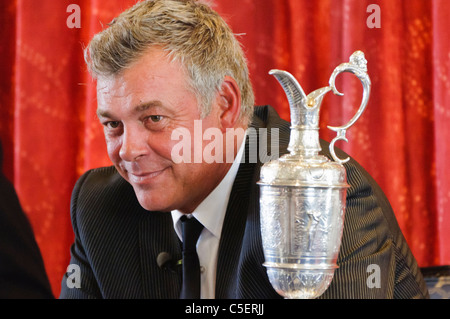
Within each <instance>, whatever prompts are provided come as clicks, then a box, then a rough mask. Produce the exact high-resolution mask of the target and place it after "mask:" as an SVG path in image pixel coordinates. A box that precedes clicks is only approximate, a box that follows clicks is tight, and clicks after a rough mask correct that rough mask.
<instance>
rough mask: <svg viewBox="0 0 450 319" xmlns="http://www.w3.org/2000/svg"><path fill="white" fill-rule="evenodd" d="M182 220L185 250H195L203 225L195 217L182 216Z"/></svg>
mask: <svg viewBox="0 0 450 319" xmlns="http://www.w3.org/2000/svg"><path fill="white" fill-rule="evenodd" d="M180 220H181V231H182V236H183V248H184V251H187V250H195V247H196V246H197V240H198V237H200V233H201V232H202V230H203V225H202V224H201V223H200V222H199V221H198V220H197V219H195V218H194V217H191V218H188V217H187V216H182V217H181V219H180Z"/></svg>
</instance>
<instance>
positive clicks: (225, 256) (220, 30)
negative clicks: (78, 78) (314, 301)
mask: <svg viewBox="0 0 450 319" xmlns="http://www.w3.org/2000/svg"><path fill="white" fill-rule="evenodd" d="M86 60H87V63H88V66H89V68H90V70H91V73H92V74H93V75H94V76H95V77H96V79H97V96H98V112H97V113H98V116H99V119H100V121H101V123H102V124H103V125H104V131H105V137H106V143H107V149H108V154H109V156H110V158H111V160H112V162H113V163H114V167H107V168H99V169H95V170H92V171H89V172H87V173H86V174H84V175H83V176H82V177H81V178H80V180H79V181H78V183H77V185H76V186H75V188H74V191H73V196H72V208H71V216H72V224H73V228H74V232H75V243H74V244H73V246H72V248H71V255H72V259H71V264H76V265H78V266H79V267H80V278H81V283H80V288H70V287H73V285H68V284H67V281H68V280H70V278H69V277H68V275H69V274H66V276H65V277H64V278H63V281H62V291H61V296H60V297H61V298H179V297H180V291H181V290H182V288H183V289H184V284H182V280H183V279H186V277H188V276H186V275H185V276H184V277H185V278H182V277H183V276H182V271H181V267H180V266H177V265H176V261H178V260H181V259H182V247H183V245H182V244H181V241H180V240H181V239H182V238H183V237H182V230H181V228H182V226H181V224H182V223H184V218H183V217H182V216H188V215H189V216H193V217H195V218H196V219H197V220H198V221H200V223H201V224H202V226H203V227H204V228H203V230H202V231H201V235H200V238H199V240H198V243H197V252H198V259H199V264H200V266H201V269H202V274H201V277H200V282H201V283H200V287H201V289H200V297H202V298H280V296H279V295H278V294H277V293H276V292H275V290H274V289H273V288H272V286H271V285H270V283H269V281H268V278H267V274H266V270H265V268H264V267H263V266H262V263H263V262H264V256H263V252H262V244H261V234H260V230H259V229H260V221H259V189H258V185H257V184H256V182H257V181H258V179H259V171H260V167H261V159H259V160H260V161H259V162H258V163H254V162H253V161H250V160H249V159H250V156H251V154H249V150H250V149H251V148H250V147H249V142H250V141H252V139H251V138H250V136H249V135H250V134H235V136H234V135H233V138H232V139H230V138H227V136H228V135H227V132H230V131H234V132H245V130H247V133H248V130H249V128H252V129H254V130H255V131H256V132H258V129H260V128H266V129H267V131H268V132H269V137H270V136H271V135H270V132H271V130H272V129H274V128H277V129H279V141H278V142H279V147H280V150H279V151H280V153H283V152H286V147H287V143H288V140H289V123H287V122H285V121H283V120H281V119H280V118H279V117H278V115H277V114H276V112H275V111H274V110H273V109H272V108H270V107H256V108H255V109H253V102H254V98H253V93H252V88H251V84H250V80H249V77H248V70H247V66H246V63H245V58H244V55H243V53H242V50H241V48H240V45H239V43H238V42H237V40H236V39H235V37H234V36H233V34H232V32H231V30H230V29H229V27H228V26H227V25H226V23H225V22H224V21H223V20H222V19H221V18H220V17H219V16H218V15H217V13H215V12H214V11H212V10H211V9H210V8H209V7H207V6H206V5H203V4H201V3H199V2H197V1H181V0H178V1H176V0H171V1H163V0H154V1H145V2H140V3H138V4H136V5H135V6H134V7H133V8H131V9H129V10H127V11H125V12H124V13H122V14H121V15H120V16H119V17H117V18H116V19H115V20H114V21H113V22H112V23H111V24H110V26H109V28H107V29H105V30H104V31H102V32H101V33H99V34H97V35H96V36H95V37H94V38H93V40H92V41H91V43H90V45H89V47H88V49H87V51H86ZM211 132H213V133H214V134H212V133H211ZM181 133H189V136H190V138H191V139H189V138H186V139H182V138H181V136H182V135H183V134H181ZM199 136H200V137H203V138H198V137H199ZM205 136H208V137H209V138H206V139H205ZM213 137H214V138H213ZM212 140H214V143H217V144H214V145H219V144H221V145H223V147H222V148H220V147H215V148H214V150H211V145H210V143H213V142H212ZM182 142H183V143H184V142H185V144H182V145H183V146H185V147H181V148H180V143H182ZM323 143H324V144H323V149H326V147H325V144H326V143H325V142H323ZM265 151H266V152H259V153H265V154H271V152H276V151H278V150H271V149H270V148H267V149H266V150H265ZM327 155H329V154H327ZM230 156H231V158H232V160H229V159H230ZM211 157H213V158H214V159H215V160H213V161H211ZM343 157H344V156H343ZM180 158H181V159H182V160H180ZM346 169H347V173H348V182H349V184H351V185H352V187H351V188H350V189H349V191H348V196H347V207H348V208H347V213H346V218H345V225H344V234H343V239H342V248H341V251H340V255H339V258H338V264H339V267H340V268H339V269H338V270H337V271H336V274H335V278H334V280H333V282H332V283H331V285H330V288H329V289H328V290H327V291H326V293H325V294H324V295H323V296H322V297H324V298H422V297H426V296H427V291H426V288H425V284H424V282H423V278H422V277H421V274H420V272H419V270H418V267H417V264H416V262H415V260H414V257H413V256H412V254H411V252H410V251H409V248H408V246H407V244H406V242H405V240H404V238H403V236H402V234H401V232H400V230H399V228H398V225H397V223H396V221H395V217H394V215H393V213H392V210H391V208H390V206H389V204H388V202H387V201H386V198H385V197H384V195H383V194H382V192H381V190H380V189H379V188H378V186H376V184H375V182H374V181H373V180H371V178H370V177H369V176H368V174H367V173H366V172H365V171H364V170H363V169H362V168H361V167H360V166H359V165H358V164H357V163H355V162H354V161H350V162H349V163H347V164H346ZM161 253H163V256H166V257H167V256H168V258H166V259H168V261H169V262H168V263H167V264H169V265H171V266H170V267H168V268H169V269H166V268H165V267H161V266H162V264H161V262H160V260H159V258H158V256H161ZM166 261H167V260H166ZM183 263H185V261H183ZM163 264H164V263H163ZM372 264H376V265H378V266H379V267H380V269H381V271H380V276H381V277H380V280H381V283H380V287H379V288H370V287H369V286H370V285H367V278H368V275H369V274H368V273H367V269H368V266H369V265H372ZM163 266H164V265H163ZM182 286H183V287H182ZM183 291H184V290H183Z"/></svg>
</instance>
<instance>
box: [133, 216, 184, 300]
mask: <svg viewBox="0 0 450 319" xmlns="http://www.w3.org/2000/svg"><path fill="white" fill-rule="evenodd" d="M139 250H140V257H141V264H140V265H141V273H142V280H143V288H144V296H145V298H150V299H177V298H178V297H179V294H180V287H181V286H180V283H181V269H177V270H176V271H175V272H172V271H170V270H163V269H161V268H160V267H159V266H158V264H157V262H156V259H157V257H158V255H159V254H160V253H161V252H168V253H169V254H171V256H172V257H173V260H179V259H181V248H180V241H179V239H178V237H177V235H176V233H175V230H174V228H173V222H172V216H171V214H170V213H161V212H148V214H147V215H146V216H145V217H144V218H143V220H142V222H141V223H140V225H139Z"/></svg>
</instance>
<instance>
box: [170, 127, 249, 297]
mask: <svg viewBox="0 0 450 319" xmlns="http://www.w3.org/2000/svg"><path fill="white" fill-rule="evenodd" d="M244 147H245V136H244V139H243V141H242V143H241V146H240V147H239V151H238V153H237V155H236V158H235V159H234V162H233V164H232V165H231V168H230V169H229V171H228V172H227V174H226V175H225V177H224V178H223V179H222V181H221V182H220V184H219V185H217V187H216V188H215V189H214V190H213V191H212V192H211V193H210V194H209V195H208V196H207V197H206V198H205V199H204V200H203V202H201V203H200V205H199V206H198V207H197V208H196V209H195V210H194V212H193V213H192V215H193V216H194V217H195V218H196V219H197V220H198V221H199V222H200V223H202V225H203V226H204V227H205V228H204V229H203V231H202V233H201V234H200V237H199V239H198V242H197V254H198V258H199V261H200V269H201V285H200V287H201V288H200V290H201V293H200V295H201V298H202V299H213V298H214V297H215V288H216V269H217V256H218V251H219V241H220V235H221V232H222V225H223V221H224V218H225V213H226V209H227V206H228V199H229V197H230V193H231V188H232V187H233V182H234V179H235V177H236V174H237V171H238V169H239V164H240V162H241V158H242V154H243V153H244ZM181 216H183V214H182V213H181V212H179V211H178V210H174V211H172V219H173V225H174V228H175V232H176V233H177V235H178V237H179V238H180V240H182V235H181V225H180V222H179V220H180V217H181Z"/></svg>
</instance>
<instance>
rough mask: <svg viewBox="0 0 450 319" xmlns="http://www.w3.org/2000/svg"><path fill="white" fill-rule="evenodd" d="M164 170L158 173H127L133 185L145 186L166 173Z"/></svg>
mask: <svg viewBox="0 0 450 319" xmlns="http://www.w3.org/2000/svg"><path fill="white" fill-rule="evenodd" d="M166 169H167V167H166V168H163V169H161V170H158V171H152V172H130V171H127V175H128V179H129V180H130V182H131V183H133V184H145V183H148V182H152V181H153V180H155V179H156V178H157V177H158V176H160V175H161V174H163V173H164V172H165V171H166Z"/></svg>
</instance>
